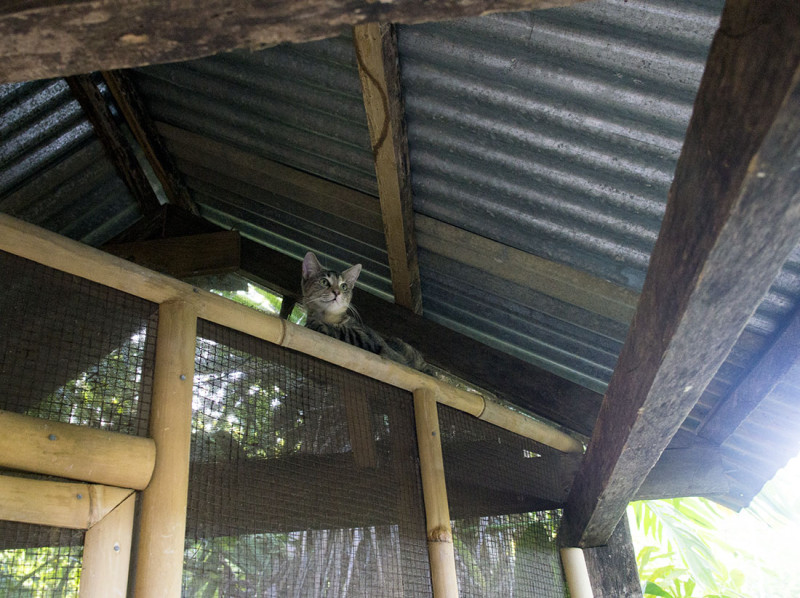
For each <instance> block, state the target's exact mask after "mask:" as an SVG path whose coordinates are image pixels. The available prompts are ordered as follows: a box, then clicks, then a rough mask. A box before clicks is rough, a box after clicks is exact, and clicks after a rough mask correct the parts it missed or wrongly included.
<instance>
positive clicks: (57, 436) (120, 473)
mask: <svg viewBox="0 0 800 598" xmlns="http://www.w3.org/2000/svg"><path fill="white" fill-rule="evenodd" d="M154 463H155V444H154V443H153V441H152V440H150V439H149V438H139V437H137V436H130V435H128V434H120V433H118V432H107V431H105V430H97V429H94V428H88V427H86V426H76V425H73V424H64V423H60V422H53V421H48V420H44V419H41V418H38V417H30V416H27V415H21V414H19V413H12V412H10V411H2V410H0V466H2V467H8V468H11V469H19V470H22V471H30V472H34V473H42V474H47V475H56V476H60V477H64V478H71V479H76V480H81V481H84V482H96V483H98V484H105V485H108V486H119V487H121V488H134V489H136V490H141V489H142V488H144V487H145V486H147V484H148V482H149V481H150V476H151V475H152V473H153V465H154Z"/></svg>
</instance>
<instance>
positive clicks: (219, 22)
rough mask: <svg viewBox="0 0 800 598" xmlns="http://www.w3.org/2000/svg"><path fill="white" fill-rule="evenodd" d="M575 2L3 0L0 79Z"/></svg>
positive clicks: (142, 62)
mask: <svg viewBox="0 0 800 598" xmlns="http://www.w3.org/2000/svg"><path fill="white" fill-rule="evenodd" d="M578 1H579V0H464V1H462V2H456V3H454V2H452V1H450V0H433V1H431V2H424V3H419V2H410V1H403V2H373V1H371V0H298V1H296V2H268V3H263V2H262V3H243V4H240V5H236V7H232V6H231V5H230V3H229V2H223V1H222V0H210V1H205V0H203V1H201V0H175V1H173V2H166V3H164V2H147V1H144V0H132V1H130V2H125V3H119V4H115V5H113V7H112V6H109V5H108V4H107V3H105V2H101V1H100V0H58V1H55V2H35V3H32V4H31V3H19V2H14V3H11V5H10V6H6V7H5V9H4V10H3V11H2V13H1V14H0V63H2V64H3V68H2V70H1V71H0V82H8V81H27V80H32V79H43V78H46V77H57V76H63V75H71V74H74V73H89V72H92V71H102V70H112V69H119V68H126V67H134V66H143V65H146V64H155V63H161V62H176V61H180V60H190V59H192V58H200V57H202V56H209V55H211V54H216V53H219V52H224V51H226V50H233V49H234V48H251V49H260V48H266V47H269V46H274V45H276V44H279V43H281V42H303V41H311V40H315V39H322V38H325V37H333V36H336V35H339V34H341V33H342V32H343V31H344V29H345V28H346V27H351V26H353V25H358V24H360V23H368V22H376V21H382V22H386V23H422V22H425V21H435V20H443V19H455V18H458V17H469V16H476V15H481V14H487V13H491V12H509V11H514V10H533V9H538V8H551V7H554V6H567V5H570V4H575V3H577V2H578Z"/></svg>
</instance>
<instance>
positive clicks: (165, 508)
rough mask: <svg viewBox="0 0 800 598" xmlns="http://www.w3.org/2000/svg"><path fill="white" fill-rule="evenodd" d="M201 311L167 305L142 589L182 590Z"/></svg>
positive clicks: (143, 531)
mask: <svg viewBox="0 0 800 598" xmlns="http://www.w3.org/2000/svg"><path fill="white" fill-rule="evenodd" d="M195 314H196V312H195V310H194V309H193V308H192V306H190V305H189V304H187V303H186V302H184V301H172V302H168V303H164V304H162V305H161V307H160V310H159V315H158V338H157V339H156V363H155V372H154V380H153V405H152V407H151V414H150V435H151V436H152V438H153V440H155V443H156V451H157V452H156V465H155V470H154V471H153V478H152V480H151V481H150V485H149V486H148V487H147V488H146V489H145V490H144V492H143V493H142V512H141V523H140V531H139V546H138V550H137V566H136V595H137V596H146V597H149V596H160V597H164V598H168V597H170V596H174V597H176V598H177V597H178V596H180V595H181V581H182V572H183V547H184V535H185V531H186V502H187V494H188V487H189V448H190V443H191V434H192V380H193V377H194V355H195V345H196V334H197V317H196V315H195Z"/></svg>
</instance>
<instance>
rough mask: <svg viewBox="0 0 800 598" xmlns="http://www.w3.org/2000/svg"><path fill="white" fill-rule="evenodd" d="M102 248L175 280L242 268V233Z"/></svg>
mask: <svg viewBox="0 0 800 598" xmlns="http://www.w3.org/2000/svg"><path fill="white" fill-rule="evenodd" d="M102 249H103V251H107V252H108V253H111V254H113V255H116V256H119V257H121V258H124V259H126V260H129V261H132V262H136V263H137V264H140V265H142V266H145V267H146V268H150V269H151V270H155V271H156V272H161V273H163V274H169V275H170V276H174V277H175V278H187V277H189V276H204V275H210V274H224V273H226V272H235V271H237V270H238V269H239V268H240V265H241V237H240V235H239V232H238V231H219V232H216V233H205V234H198V235H188V236H180V237H174V238H170V239H152V240H148V241H133V242H130V243H119V244H114V245H106V246H104V247H103V248H102Z"/></svg>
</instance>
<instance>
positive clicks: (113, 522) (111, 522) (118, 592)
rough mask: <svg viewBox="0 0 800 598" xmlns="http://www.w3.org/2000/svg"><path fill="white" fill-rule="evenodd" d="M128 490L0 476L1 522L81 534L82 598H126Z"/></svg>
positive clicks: (129, 540) (131, 501)
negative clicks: (74, 531)
mask: <svg viewBox="0 0 800 598" xmlns="http://www.w3.org/2000/svg"><path fill="white" fill-rule="evenodd" d="M135 502H136V495H135V493H134V491H133V490H132V489H130V488H116V487H113V486H101V485H98V484H82V483H78V482H51V481H49V480H34V479H30V478H19V477H14V476H6V475H2V476H0V519H2V520H7V521H19V522H22V523H34V524H37V525H52V526H56V527H66V528H70V529H84V530H87V531H86V538H85V540H84V546H83V567H82V573H81V584H80V589H79V594H78V595H79V596H80V598H106V597H120V598H124V597H125V595H126V594H127V591H128V570H129V568H130V556H131V544H132V538H133V512H134V505H135Z"/></svg>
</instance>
